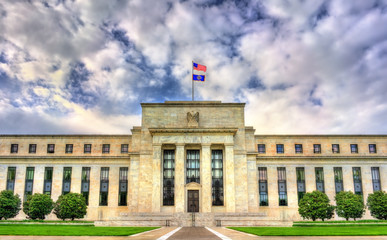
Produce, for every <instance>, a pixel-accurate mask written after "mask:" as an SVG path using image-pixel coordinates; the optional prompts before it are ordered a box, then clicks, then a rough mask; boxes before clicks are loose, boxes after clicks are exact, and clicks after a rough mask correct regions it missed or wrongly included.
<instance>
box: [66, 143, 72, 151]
mask: <svg viewBox="0 0 387 240" xmlns="http://www.w3.org/2000/svg"><path fill="white" fill-rule="evenodd" d="M66 153H73V145H72V144H66Z"/></svg>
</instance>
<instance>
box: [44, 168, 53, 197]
mask: <svg viewBox="0 0 387 240" xmlns="http://www.w3.org/2000/svg"><path fill="white" fill-rule="evenodd" d="M52 173H53V168H52V167H46V168H45V169H44V186H43V193H44V194H48V195H51V189H52Z"/></svg>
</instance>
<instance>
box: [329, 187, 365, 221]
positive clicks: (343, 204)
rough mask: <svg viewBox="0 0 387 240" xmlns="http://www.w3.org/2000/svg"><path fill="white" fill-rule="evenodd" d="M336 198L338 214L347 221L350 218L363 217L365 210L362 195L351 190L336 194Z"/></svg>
mask: <svg viewBox="0 0 387 240" xmlns="http://www.w3.org/2000/svg"><path fill="white" fill-rule="evenodd" d="M335 200H336V212H337V215H338V216H339V217H343V218H345V219H346V220H347V221H348V219H350V218H353V220H355V221H356V218H361V217H362V216H363V214H364V212H365V206H364V202H363V197H362V196H361V195H356V194H354V193H353V192H351V191H348V192H344V191H343V192H339V193H338V194H336V197H335Z"/></svg>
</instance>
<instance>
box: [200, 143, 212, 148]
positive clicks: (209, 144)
mask: <svg viewBox="0 0 387 240" xmlns="http://www.w3.org/2000/svg"><path fill="white" fill-rule="evenodd" d="M202 147H211V143H202Z"/></svg>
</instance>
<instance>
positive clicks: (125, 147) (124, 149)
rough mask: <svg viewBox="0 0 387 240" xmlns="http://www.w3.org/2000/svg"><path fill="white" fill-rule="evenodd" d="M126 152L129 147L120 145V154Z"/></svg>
mask: <svg viewBox="0 0 387 240" xmlns="http://www.w3.org/2000/svg"><path fill="white" fill-rule="evenodd" d="M128 151H129V145H128V144H121V153H128Z"/></svg>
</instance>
